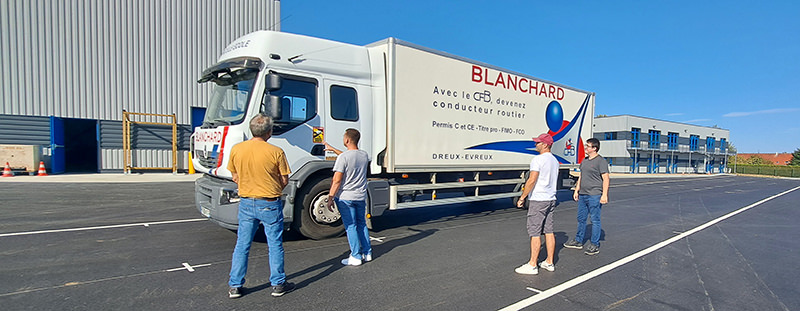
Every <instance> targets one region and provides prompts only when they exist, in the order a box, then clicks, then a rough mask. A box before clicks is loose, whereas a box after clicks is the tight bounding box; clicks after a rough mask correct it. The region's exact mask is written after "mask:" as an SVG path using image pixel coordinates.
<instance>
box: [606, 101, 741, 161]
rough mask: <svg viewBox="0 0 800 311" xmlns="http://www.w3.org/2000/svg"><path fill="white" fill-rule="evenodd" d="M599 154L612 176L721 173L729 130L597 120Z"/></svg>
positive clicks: (621, 118)
mask: <svg viewBox="0 0 800 311" xmlns="http://www.w3.org/2000/svg"><path fill="white" fill-rule="evenodd" d="M593 127H594V128H593V132H594V138H597V139H598V140H600V151H599V152H598V153H599V154H600V155H602V156H603V157H604V158H606V159H607V160H608V162H609V166H610V168H609V169H610V170H611V172H614V173H668V174H674V173H680V174H682V173H724V172H726V169H727V156H728V145H729V143H730V130H727V129H722V128H718V127H707V126H699V125H691V124H686V123H679V122H670V121H664V120H657V119H651V118H645V117H637V116H630V115H620V116H609V117H598V118H595V119H594V124H593Z"/></svg>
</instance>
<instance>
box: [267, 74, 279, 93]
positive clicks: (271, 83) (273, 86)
mask: <svg viewBox="0 0 800 311" xmlns="http://www.w3.org/2000/svg"><path fill="white" fill-rule="evenodd" d="M281 80H282V79H281V76H279V75H277V74H274V73H270V74H268V75H267V81H266V83H267V91H274V90H278V89H280V88H281Z"/></svg>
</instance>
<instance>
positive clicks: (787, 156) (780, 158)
mask: <svg viewBox="0 0 800 311" xmlns="http://www.w3.org/2000/svg"><path fill="white" fill-rule="evenodd" d="M753 156H756V157H759V158H762V159H764V160H766V161H767V162H769V163H770V164H773V165H789V162H791V161H792V154H791V153H740V154H739V158H741V159H749V158H751V157H753Z"/></svg>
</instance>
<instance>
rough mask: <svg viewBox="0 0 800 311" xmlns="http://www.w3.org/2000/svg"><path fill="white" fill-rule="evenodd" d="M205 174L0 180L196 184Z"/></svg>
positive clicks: (14, 179)
mask: <svg viewBox="0 0 800 311" xmlns="http://www.w3.org/2000/svg"><path fill="white" fill-rule="evenodd" d="M202 176H203V174H192V175H189V174H171V173H148V174H130V175H125V174H62V175H48V176H30V175H18V176H14V177H6V178H0V183H164V182H194V181H195V180H197V179H198V178H200V177H202Z"/></svg>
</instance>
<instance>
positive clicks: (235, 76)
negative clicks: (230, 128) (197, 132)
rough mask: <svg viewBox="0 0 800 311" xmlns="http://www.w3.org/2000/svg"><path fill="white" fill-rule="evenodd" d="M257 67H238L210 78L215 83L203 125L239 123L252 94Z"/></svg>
mask: <svg viewBox="0 0 800 311" xmlns="http://www.w3.org/2000/svg"><path fill="white" fill-rule="evenodd" d="M257 73H258V70H257V69H250V68H248V69H239V70H236V71H231V72H229V73H226V74H223V75H221V76H219V77H218V78H215V79H212V80H211V81H213V82H214V83H216V84H217V85H216V86H215V87H214V92H213V93H212V94H211V101H210V102H209V103H208V109H206V117H205V119H204V120H203V125H206V126H220V125H232V124H238V123H241V122H242V120H244V116H245V112H246V111H247V103H249V102H250V96H251V95H252V94H253V85H254V84H255V79H256V76H257Z"/></svg>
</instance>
